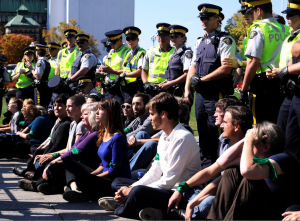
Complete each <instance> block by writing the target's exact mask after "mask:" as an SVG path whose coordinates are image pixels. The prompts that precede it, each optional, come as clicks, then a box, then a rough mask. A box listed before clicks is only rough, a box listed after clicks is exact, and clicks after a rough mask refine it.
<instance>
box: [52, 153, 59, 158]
mask: <svg viewBox="0 0 300 221" xmlns="http://www.w3.org/2000/svg"><path fill="white" fill-rule="evenodd" d="M52 157H53V158H54V159H56V158H58V157H60V153H54V154H52Z"/></svg>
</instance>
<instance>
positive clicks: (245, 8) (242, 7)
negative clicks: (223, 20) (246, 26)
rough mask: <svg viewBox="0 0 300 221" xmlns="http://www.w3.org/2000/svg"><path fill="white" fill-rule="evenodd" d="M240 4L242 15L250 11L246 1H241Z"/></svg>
mask: <svg viewBox="0 0 300 221" xmlns="http://www.w3.org/2000/svg"><path fill="white" fill-rule="evenodd" d="M239 3H240V4H241V9H240V10H239V11H238V12H240V13H242V14H244V13H246V11H247V10H248V5H247V4H245V2H244V0H239Z"/></svg>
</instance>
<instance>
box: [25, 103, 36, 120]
mask: <svg viewBox="0 0 300 221" xmlns="http://www.w3.org/2000/svg"><path fill="white" fill-rule="evenodd" d="M21 111H22V113H25V114H26V115H29V116H31V117H32V118H33V119H35V118H36V117H38V116H39V115H40V111H39V109H38V108H37V107H36V106H34V105H32V104H28V105H27V106H26V107H23V108H22V109H21Z"/></svg>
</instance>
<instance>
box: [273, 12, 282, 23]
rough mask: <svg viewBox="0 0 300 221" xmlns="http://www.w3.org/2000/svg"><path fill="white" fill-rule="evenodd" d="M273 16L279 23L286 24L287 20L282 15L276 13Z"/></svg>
mask: <svg viewBox="0 0 300 221" xmlns="http://www.w3.org/2000/svg"><path fill="white" fill-rule="evenodd" d="M273 18H275V19H276V20H277V22H278V23H280V24H283V25H285V20H284V18H283V17H282V16H281V15H278V14H274V15H273Z"/></svg>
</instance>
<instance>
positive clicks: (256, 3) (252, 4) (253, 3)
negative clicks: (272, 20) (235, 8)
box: [244, 0, 272, 12]
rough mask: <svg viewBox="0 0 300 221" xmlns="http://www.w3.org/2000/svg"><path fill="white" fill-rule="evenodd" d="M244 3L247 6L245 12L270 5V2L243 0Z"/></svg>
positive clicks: (265, 0) (264, 0) (267, 0)
mask: <svg viewBox="0 0 300 221" xmlns="http://www.w3.org/2000/svg"><path fill="white" fill-rule="evenodd" d="M244 3H245V4H246V5H247V8H248V9H247V11H246V12H250V11H251V10H252V9H253V8H254V7H256V6H260V5H264V4H268V3H272V2H271V0H259V1H258V0H244Z"/></svg>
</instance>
